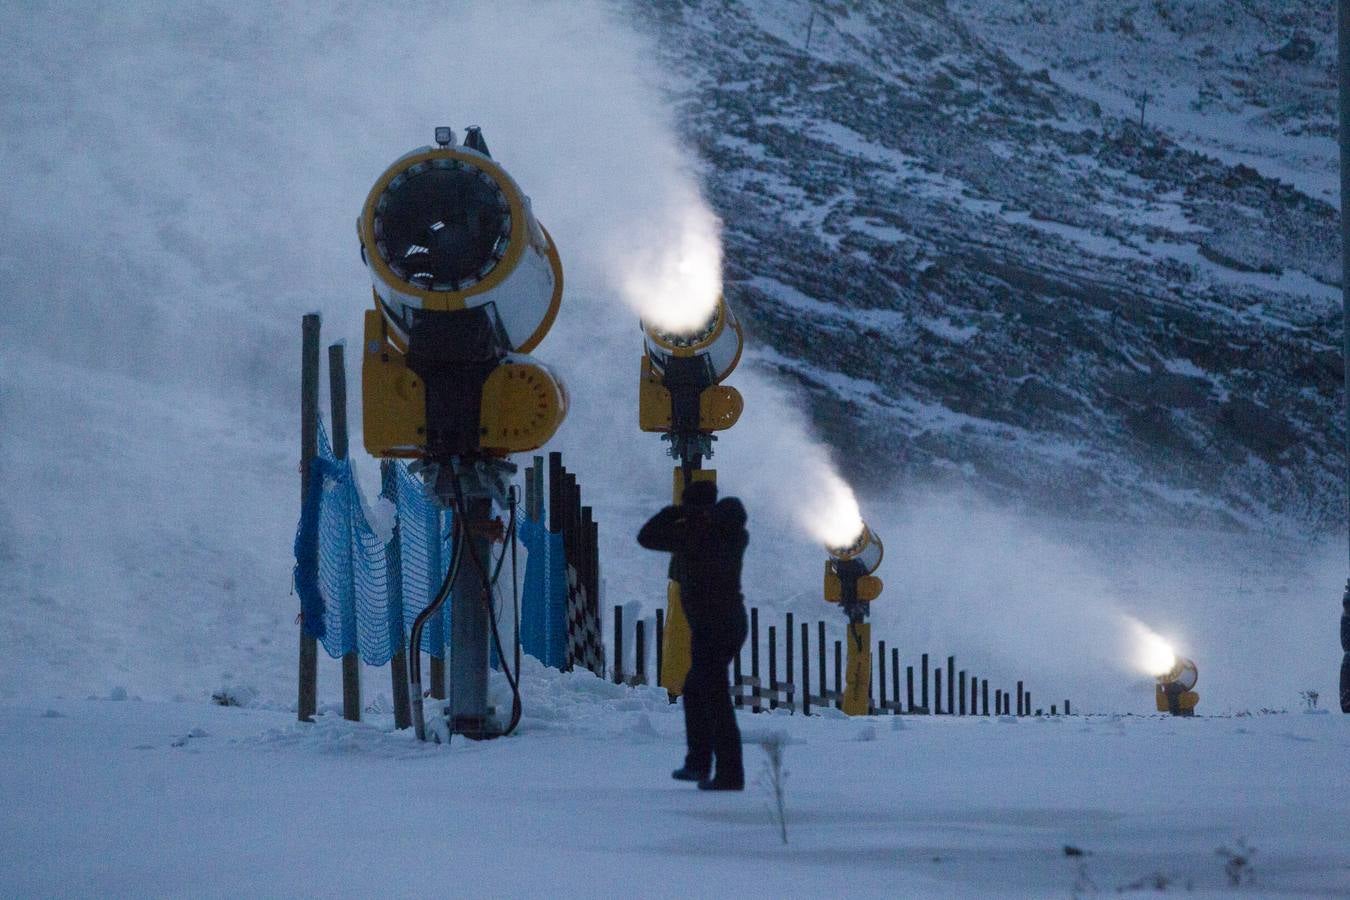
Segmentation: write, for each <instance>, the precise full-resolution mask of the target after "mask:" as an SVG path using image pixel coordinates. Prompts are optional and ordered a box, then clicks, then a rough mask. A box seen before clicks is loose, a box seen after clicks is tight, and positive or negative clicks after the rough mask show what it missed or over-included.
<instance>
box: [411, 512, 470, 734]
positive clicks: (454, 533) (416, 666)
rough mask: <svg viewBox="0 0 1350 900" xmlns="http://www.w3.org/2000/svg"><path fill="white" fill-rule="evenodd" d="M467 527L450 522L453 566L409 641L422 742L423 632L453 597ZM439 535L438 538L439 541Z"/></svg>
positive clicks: (424, 731) (415, 720) (416, 717)
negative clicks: (452, 590)
mask: <svg viewBox="0 0 1350 900" xmlns="http://www.w3.org/2000/svg"><path fill="white" fill-rule="evenodd" d="M463 534H464V528H463V525H462V523H461V522H460V521H459V517H458V516H456V517H455V519H454V521H453V522H452V523H451V532H450V540H451V546H452V547H453V548H454V549H453V550H452V551H451V554H450V566H449V568H447V569H446V572H445V580H444V581H442V582H441V589H440V590H439V591H437V592H436V597H435V599H433V600H432V601H431V603H429V604H427V607H426V609H424V610H422V611H421V612H420V613H418V614H417V618H415V619H413V626H412V633H411V635H410V636H409V640H408V693H409V695H410V696H409V698H408V699H409V700H410V701H411V704H412V711H413V727H414V729H415V730H416V733H417V739H418V740H419V741H425V740H426V739H427V725H426V713H425V712H424V711H423V709H422V629H423V628H424V627H425V626H426V624H427V620H428V619H430V618H431V617H432V616H433V615H435V614H436V610H438V609H440V608H441V605H442V604H444V603H445V598H446V597H448V596H450V586H451V585H452V584H454V582H455V576H456V575H457V574H458V573H459V564H460V562H461V561H462V560H463V558H464V544H465V541H464V539H463ZM439 539H440V535H439V534H438V535H437V540H439Z"/></svg>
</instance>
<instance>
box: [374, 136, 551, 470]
mask: <svg viewBox="0 0 1350 900" xmlns="http://www.w3.org/2000/svg"><path fill="white" fill-rule="evenodd" d="M436 138H437V144H438V146H436V147H423V148H421V149H419V150H414V151H413V152H411V153H409V154H406V155H405V156H403V157H402V158H400V159H399V160H397V161H396V162H395V163H394V164H393V165H391V166H390V167H389V168H388V169H386V170H385V172H384V174H382V175H381V176H380V177H379V178H378V179H377V180H376V182H375V185H374V187H372V188H371V189H370V194H369V195H368V196H367V198H366V202H365V206H364V207H363V208H362V210H361V216H360V218H359V219H358V220H357V234H358V236H359V237H360V241H361V258H362V260H363V261H364V262H365V264H366V267H367V268H368V269H369V271H370V277H371V282H372V284H373V287H374V290H373V294H374V301H375V308H374V309H372V310H368V311H367V312H366V319H365V345H364V352H363V354H362V359H363V365H362V397H363V412H364V422H365V429H364V431H365V442H366V449H367V450H369V451H370V452H371V453H372V454H373V455H375V456H384V457H390V456H395V457H413V458H423V459H432V460H445V459H448V458H450V457H458V456H471V455H482V456H505V455H507V454H510V453H516V452H523V451H527V450H533V449H535V448H537V447H539V446H542V445H543V444H544V443H545V442H546V441H548V439H549V438H550V437H552V436H553V434H554V432H556V431H557V429H558V426H559V425H560V424H561V423H562V420H563V417H564V416H565V415H566V411H567V397H566V393H565V392H564V390H563V387H562V384H561V383H560V382H559V381H558V379H557V378H556V377H555V376H554V375H553V374H552V373H551V372H550V371H549V370H548V369H547V368H546V367H545V366H543V365H542V364H541V363H539V362H538V361H536V360H534V359H532V358H531V357H529V356H526V355H525V354H526V353H528V352H529V351H530V350H532V349H534V348H535V347H536V346H538V344H539V343H540V342H541V341H542V340H543V339H544V336H545V335H546V334H547V333H548V331H549V329H550V328H551V327H552V325H553V320H554V319H555V317H556V316H557V314H558V308H559V306H560V305H561V303H562V290H563V272H562V263H561V261H560V260H559V258H558V251H557V248H556V247H555V246H554V244H553V240H552V238H551V237H550V236H549V234H548V231H547V230H546V229H545V228H544V226H543V225H541V224H540V223H539V221H538V220H537V219H535V217H534V213H533V211H532V210H531V208H530V200H529V198H528V197H526V196H525V194H524V193H522V191H521V190H520V187H519V186H518V185H517V184H516V182H515V181H514V179H512V178H511V176H510V175H508V174H507V172H506V170H505V169H503V168H502V167H501V166H500V165H498V164H497V163H496V162H495V161H494V160H493V159H492V158H491V156H489V155H488V149H487V143H486V142H485V141H484V140H483V137H482V133H481V132H480V131H479V130H478V129H477V128H470V129H469V130H468V134H467V135H466V138H465V143H464V144H463V145H456V144H455V143H454V137H453V134H452V133H451V132H450V130H449V129H447V128H438V129H437V134H436Z"/></svg>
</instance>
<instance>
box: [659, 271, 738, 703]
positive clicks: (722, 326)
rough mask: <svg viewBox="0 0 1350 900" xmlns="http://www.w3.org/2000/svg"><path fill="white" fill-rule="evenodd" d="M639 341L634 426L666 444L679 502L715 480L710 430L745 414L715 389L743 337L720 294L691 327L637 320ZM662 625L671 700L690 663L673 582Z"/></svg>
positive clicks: (729, 392) (727, 393)
mask: <svg viewBox="0 0 1350 900" xmlns="http://www.w3.org/2000/svg"><path fill="white" fill-rule="evenodd" d="M642 335H643V337H642V343H643V353H642V371H641V377H640V379H639V382H638V427H639V428H641V429H642V430H643V431H647V432H655V433H658V434H660V435H661V439H662V440H664V441H669V442H670V447H669V448H668V449H667V452H668V453H669V454H670V455H671V456H672V457H674V458H675V459H676V460H677V461H678V462H679V465H678V466H676V467H675V471H674V475H673V479H672V480H673V482H674V485H673V491H672V494H673V500H674V502H675V503H679V502H680V499H681V497H683V495H684V489H685V488H686V487H688V486H689V485H690V484H692V483H693V482H695V481H712V482H716V481H717V472H716V471H715V470H713V469H705V468H703V460H705V459H708V458H710V457H711V456H712V455H713V448H712V442H713V441H714V440H716V439H717V436H716V435H715V434H714V432H717V431H725V430H726V429H728V428H730V427H731V426H733V425H735V424H736V422H737V420H739V419H740V417H741V411H742V410H743V409H744V408H745V403H744V401H743V400H742V399H741V395H740V392H739V391H737V390H736V389H735V388H733V387H730V386H728V385H724V384H722V382H723V381H724V380H726V378H727V376H729V375H730V374H731V373H732V371H733V370H734V369H735V368H736V365H737V363H739V362H740V361H741V350H742V348H743V346H744V342H745V338H744V335H743V334H742V333H741V324H740V322H738V321H737V320H736V315H735V314H734V313H733V312H732V311H731V307H730V306H728V305H727V302H726V300H725V299H724V298H723V297H721V296H719V297H718V298H717V305H716V306H715V307H714V309H713V311H712V314H711V315H710V316H709V317H708V319H707V320H706V321H705V322H704V323H703V324H702V325H700V326H699V327H697V328H694V329H692V330H690V331H682V332H675V331H669V330H667V329H664V328H661V327H659V326H658V325H656V324H654V323H651V322H645V323H643V326H642ZM665 622H666V626H665V632H664V636H663V643H662V655H661V673H660V677H661V684H662V685H663V686H664V687H665V688H666V690H667V691H668V692H669V694H670V698H671V700H672V701H673V700H674V699H675V698H676V697H678V696H679V695H680V692H681V691H682V690H683V689H684V677H685V675H687V674H688V673H689V661H690V648H689V622H688V620H687V619H686V618H685V615H684V608H683V606H681V604H680V586H679V584H678V582H676V581H673V580H672V581H670V582H669V583H668V584H667V586H666V619H665Z"/></svg>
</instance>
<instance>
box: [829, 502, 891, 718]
mask: <svg viewBox="0 0 1350 900" xmlns="http://www.w3.org/2000/svg"><path fill="white" fill-rule="evenodd" d="M826 551H827V552H828V553H829V558H828V559H827V560H825V601H826V602H827V603H838V604H839V605H840V608H841V609H842V610H843V612H844V615H845V616H847V617H848V638H849V639H848V641H847V642H846V643H847V644H848V668H847V670H846V671H847V674H846V677H845V684H844V697H843V701H842V704H843V710H844V712H845V713H847V714H848V715H850V716H865V715H868V714H869V713H870V712H871V698H870V696H869V692H868V686H869V685H870V684H871V683H872V626H871V625H869V624H867V622H866V619H867V615H868V612H869V604H871V602H872V601H873V600H875V599H877V598H878V597H880V596H881V590H882V587H883V586H884V585H883V584H882V581H881V579H880V578H878V577H877V576H876V575H874V574H872V573H874V572H875V571H876V570H877V569H878V568H879V567H880V566H881V560H882V557H883V556H884V555H885V548H884V547H883V546H882V544H881V539H880V538H878V537H877V536H876V534H875V533H873V531H872V529H871V528H869V527H867V525H863V526H862V530H861V531H860V532H859V533H858V536H857V538H856V539H854V541H853V543H851V544H849V545H848V546H846V547H828V548H826Z"/></svg>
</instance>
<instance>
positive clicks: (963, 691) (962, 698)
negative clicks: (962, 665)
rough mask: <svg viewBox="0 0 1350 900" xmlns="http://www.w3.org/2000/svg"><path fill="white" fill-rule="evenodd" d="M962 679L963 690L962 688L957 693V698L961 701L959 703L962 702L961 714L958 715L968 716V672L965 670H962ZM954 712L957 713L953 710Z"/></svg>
mask: <svg viewBox="0 0 1350 900" xmlns="http://www.w3.org/2000/svg"><path fill="white" fill-rule="evenodd" d="M960 678H961V688H960V690H958V691H957V692H956V694H957V696H958V697H959V698H960V701H959V702H960V707H959V709H960V712H959V713H958V715H962V716H964V715H965V714H966V670H965V669H962V670H961V675H960ZM952 712H956V710H952Z"/></svg>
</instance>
